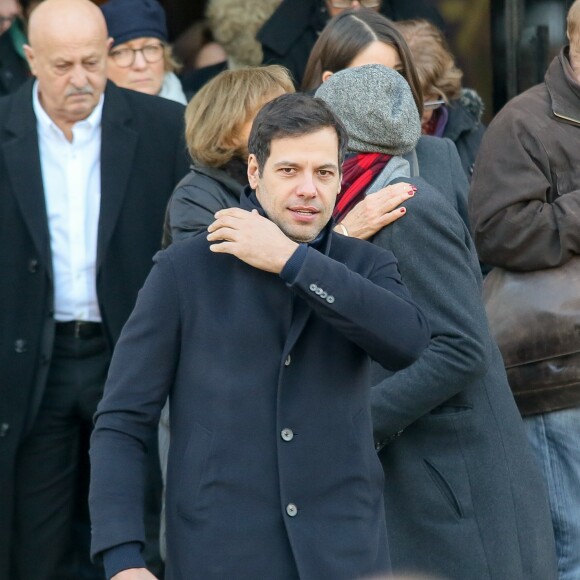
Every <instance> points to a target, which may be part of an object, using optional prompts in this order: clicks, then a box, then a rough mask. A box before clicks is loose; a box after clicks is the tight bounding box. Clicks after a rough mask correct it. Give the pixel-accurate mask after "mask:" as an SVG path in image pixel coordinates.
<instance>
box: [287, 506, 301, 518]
mask: <svg viewBox="0 0 580 580" xmlns="http://www.w3.org/2000/svg"><path fill="white" fill-rule="evenodd" d="M286 513H287V514H288V515H289V516H290V517H291V518H293V517H294V516H295V515H296V514H297V513H298V508H297V507H296V506H295V505H294V504H293V503H289V504H288V505H287V506H286Z"/></svg>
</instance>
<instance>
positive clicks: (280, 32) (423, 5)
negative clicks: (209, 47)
mask: <svg viewBox="0 0 580 580" xmlns="http://www.w3.org/2000/svg"><path fill="white" fill-rule="evenodd" d="M381 13H382V14H384V15H385V16H386V17H387V18H391V19H392V20H406V19H408V18H427V19H428V20H431V21H432V22H433V23H434V24H436V25H437V26H439V27H440V28H442V29H444V23H443V20H442V19H441V16H440V15H439V13H438V12H437V9H436V8H434V7H432V6H430V5H429V3H428V2H426V1H425V0H414V1H413V2H408V1H407V0H383V2H382V5H381ZM328 19H329V16H328V13H327V10H326V4H325V0H283V1H282V3H281V4H280V6H279V7H278V8H277V9H276V12H274V14H273V15H272V16H271V17H270V18H269V19H268V21H267V22H266V23H265V24H264V26H262V28H261V29H260V31H259V32H258V34H257V39H258V41H259V42H260V43H261V44H262V50H263V52H264V58H263V62H264V64H281V65H282V66H285V67H286V68H287V69H288V70H289V71H290V72H291V73H292V76H293V77H294V81H295V83H296V86H297V87H299V86H300V85H301V84H302V78H303V76H304V70H305V69H306V63H307V61H308V57H309V56H310V52H311V51H312V47H313V46H314V44H315V43H316V41H317V40H318V35H319V34H320V33H321V32H322V29H323V28H324V27H325V26H326V23H327V22H328Z"/></svg>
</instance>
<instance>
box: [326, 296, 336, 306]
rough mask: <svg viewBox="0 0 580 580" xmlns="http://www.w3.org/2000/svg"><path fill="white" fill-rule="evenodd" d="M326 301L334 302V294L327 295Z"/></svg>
mask: <svg viewBox="0 0 580 580" xmlns="http://www.w3.org/2000/svg"><path fill="white" fill-rule="evenodd" d="M326 301H327V302H328V303H329V304H332V303H333V302H334V296H332V295H331V296H327V297H326Z"/></svg>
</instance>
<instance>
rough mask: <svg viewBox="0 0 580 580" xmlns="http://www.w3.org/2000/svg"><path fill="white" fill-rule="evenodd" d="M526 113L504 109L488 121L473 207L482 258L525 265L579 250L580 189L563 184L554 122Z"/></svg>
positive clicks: (551, 262)
mask: <svg viewBox="0 0 580 580" xmlns="http://www.w3.org/2000/svg"><path fill="white" fill-rule="evenodd" d="M508 107H509V105H508ZM524 113H525V112H524V111H522V112H520V111H517V110H515V109H514V108H513V107H512V108H508V109H507V110H506V109H504V111H503V113H500V115H499V116H498V117H496V119H494V121H493V122H492V123H491V125H490V126H489V127H488V129H487V131H486V133H485V135H484V137H483V141H482V144H481V148H480V150H479V154H478V157H477V161H476V164H475V172H474V174H473V179H472V182H471V194H470V199H469V213H470V218H471V223H472V226H473V229H474V236H475V244H476V246H477V250H478V253H479V256H480V259H481V260H482V262H485V263H487V264H490V265H493V266H501V267H504V268H508V269H510V270H524V271H525V270H538V269H542V268H550V267H555V266H559V265H561V264H564V263H565V262H567V261H568V260H569V259H570V258H571V257H573V256H574V255H576V254H579V253H580V227H579V225H580V189H578V184H576V188H575V189H573V190H572V191H559V190H558V182H557V177H558V176H557V175H553V174H552V171H553V168H552V167H551V165H552V164H551V163H550V158H549V156H548V153H547V151H546V145H545V143H544V141H545V139H544V135H546V134H549V133H550V132H551V130H552V128H551V127H550V124H549V123H545V122H542V120H541V119H534V120H533V121H532V122H530V120H529V119H526V118H524ZM578 134H579V136H580V131H579V132H578ZM563 154H564V153H563ZM578 160H579V158H578V157H577V158H576V162H578ZM570 163H573V160H570Z"/></svg>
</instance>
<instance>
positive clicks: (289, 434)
mask: <svg viewBox="0 0 580 580" xmlns="http://www.w3.org/2000/svg"><path fill="white" fill-rule="evenodd" d="M280 435H281V436H282V439H284V441H292V439H294V431H292V429H288V428H286V429H282V431H281V432H280Z"/></svg>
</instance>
